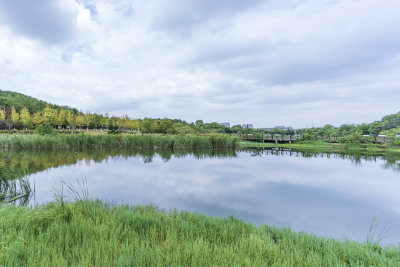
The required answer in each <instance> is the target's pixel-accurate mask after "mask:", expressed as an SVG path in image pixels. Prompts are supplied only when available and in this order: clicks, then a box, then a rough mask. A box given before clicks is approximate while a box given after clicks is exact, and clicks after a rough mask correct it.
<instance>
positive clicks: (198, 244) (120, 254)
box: [0, 200, 400, 266]
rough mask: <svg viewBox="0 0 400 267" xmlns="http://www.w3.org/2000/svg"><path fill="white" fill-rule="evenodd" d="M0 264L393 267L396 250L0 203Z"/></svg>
mask: <svg viewBox="0 0 400 267" xmlns="http://www.w3.org/2000/svg"><path fill="white" fill-rule="evenodd" d="M0 238H1V242H0V262H1V265H2V266H78V265H79V266H134V265H135V266H136V265H141V266H144V265H146V266H271V265H272V266H347V265H348V266H350V265H351V266H399V264H400V250H399V249H397V248H386V249H382V248H381V247H379V246H378V245H375V244H361V243H356V242H339V241H335V240H331V239H322V238H317V237H315V236H312V235H309V234H305V233H295V232H293V231H291V230H288V229H278V228H275V227H269V226H261V227H259V228H257V227H255V226H253V225H252V224H248V223H245V222H243V221H241V220H238V219H235V218H215V217H206V216H202V215H199V214H190V213H187V212H177V211H171V212H169V213H167V212H162V211H159V210H157V209H155V208H153V207H141V206H140V207H128V206H109V205H105V204H104V203H102V202H99V201H91V200H85V201H77V202H75V203H65V202H55V203H50V204H47V205H46V206H43V207H35V208H28V207H15V206H2V207H0Z"/></svg>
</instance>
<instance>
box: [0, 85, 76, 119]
mask: <svg viewBox="0 0 400 267" xmlns="http://www.w3.org/2000/svg"><path fill="white" fill-rule="evenodd" d="M47 105H48V106H50V107H51V108H53V109H57V110H60V109H62V108H63V109H70V110H72V111H73V112H74V113H77V112H78V110H76V109H72V108H70V107H66V106H63V107H61V106H58V105H53V104H50V103H47V102H45V101H43V100H39V99H36V98H34V97H31V96H27V95H24V94H21V93H16V92H12V91H2V90H0V108H6V109H7V110H11V108H12V107H14V108H15V110H16V111H17V112H20V111H21V109H22V108H24V107H26V108H27V109H28V110H29V111H30V113H32V114H33V113H36V112H42V111H43V110H44V109H45V107H46V106H47Z"/></svg>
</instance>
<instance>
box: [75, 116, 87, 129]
mask: <svg viewBox="0 0 400 267" xmlns="http://www.w3.org/2000/svg"><path fill="white" fill-rule="evenodd" d="M85 124H86V120H85V115H83V114H82V113H79V114H78V115H77V116H76V117H75V125H76V126H77V127H79V129H80V128H82V127H83V126H85Z"/></svg>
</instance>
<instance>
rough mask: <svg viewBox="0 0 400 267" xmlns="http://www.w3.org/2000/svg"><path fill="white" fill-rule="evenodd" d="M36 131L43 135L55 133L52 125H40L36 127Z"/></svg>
mask: <svg viewBox="0 0 400 267" xmlns="http://www.w3.org/2000/svg"><path fill="white" fill-rule="evenodd" d="M35 132H36V133H37V134H41V135H45V134H52V133H54V129H53V127H51V126H50V125H39V126H38V127H36V130H35Z"/></svg>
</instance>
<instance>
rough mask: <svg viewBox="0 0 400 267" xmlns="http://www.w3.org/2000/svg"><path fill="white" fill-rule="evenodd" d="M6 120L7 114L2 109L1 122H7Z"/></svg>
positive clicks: (0, 111) (0, 110) (0, 113)
mask: <svg viewBox="0 0 400 267" xmlns="http://www.w3.org/2000/svg"><path fill="white" fill-rule="evenodd" d="M5 119H6V113H5V111H4V110H3V109H0V120H3V121H4V120H5Z"/></svg>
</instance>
